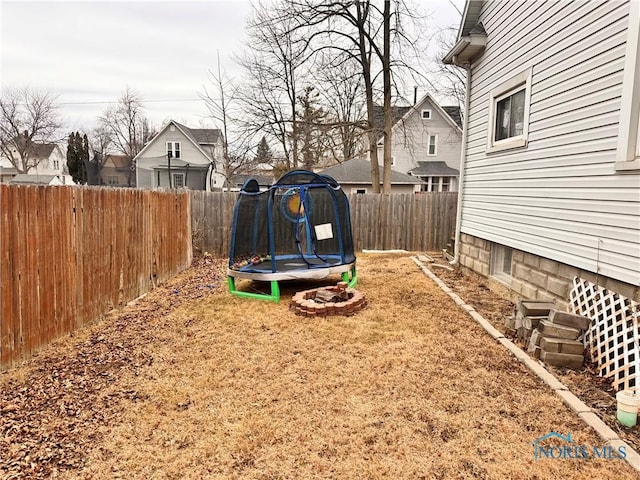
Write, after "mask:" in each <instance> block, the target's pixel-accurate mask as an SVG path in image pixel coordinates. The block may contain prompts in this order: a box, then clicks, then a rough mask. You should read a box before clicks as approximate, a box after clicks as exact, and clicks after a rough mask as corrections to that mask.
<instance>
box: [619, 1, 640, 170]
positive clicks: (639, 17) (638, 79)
mask: <svg viewBox="0 0 640 480" xmlns="http://www.w3.org/2000/svg"><path fill="white" fill-rule="evenodd" d="M623 78H624V80H623V83H622V99H621V103H620V105H621V106H620V123H619V131H618V147H617V151H616V170H617V171H618V172H625V171H627V172H630V173H637V172H638V170H640V3H638V2H630V4H629V26H628V27H627V48H626V52H625V63H624V77H623Z"/></svg>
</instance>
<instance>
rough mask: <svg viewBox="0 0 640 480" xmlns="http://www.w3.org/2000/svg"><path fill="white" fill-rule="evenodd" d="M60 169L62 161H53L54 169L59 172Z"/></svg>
mask: <svg viewBox="0 0 640 480" xmlns="http://www.w3.org/2000/svg"><path fill="white" fill-rule="evenodd" d="M59 168H60V160H54V161H53V169H54V170H58V169H59Z"/></svg>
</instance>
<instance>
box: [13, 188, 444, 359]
mask: <svg viewBox="0 0 640 480" xmlns="http://www.w3.org/2000/svg"><path fill="white" fill-rule="evenodd" d="M236 198H237V194H235V193H212V192H201V191H191V192H189V191H186V190H180V191H152V190H137V189H115V188H100V187H45V186H37V187H36V186H17V185H0V216H1V224H0V251H1V252H2V261H1V264H0V295H1V297H0V370H2V369H6V368H8V367H10V366H11V365H13V364H16V363H17V362H20V361H22V360H24V359H27V358H29V357H30V356H31V354H32V353H34V352H35V351H37V350H38V349H39V348H41V347H43V346H45V345H47V344H48V343H50V342H51V341H52V340H54V339H55V338H57V337H60V336H61V335H64V334H67V333H70V332H72V331H74V330H75V329H77V328H80V327H82V326H84V325H87V324H89V323H91V322H94V321H95V320H97V319H99V318H100V317H101V316H103V315H104V314H106V313H107V312H109V311H110V310H112V309H114V308H118V307H121V306H123V305H125V304H126V303H127V302H129V301H131V300H133V299H135V298H137V297H138V296H140V295H142V294H144V293H146V292H148V291H149V290H151V289H152V288H153V287H154V286H155V285H157V284H158V283H161V282H163V281H165V280H167V279H169V278H170V277H171V276H173V275H175V274H176V273H178V272H180V271H181V270H183V269H185V268H187V267H189V265H190V264H191V261H192V257H193V251H194V250H195V251H197V252H205V251H207V252H210V253H211V254H213V255H216V256H222V257H226V256H227V255H228V251H229V241H230V236H231V223H232V219H233V209H234V206H235V203H236ZM456 199H457V194H456V193H433V194H421V195H410V194H392V195H377V194H365V195H357V194H351V195H349V201H350V204H351V221H352V227H353V238H354V245H355V249H356V251H358V250H363V249H377V250H381V249H405V250H412V251H429V250H436V249H440V248H443V247H444V246H445V245H446V244H447V243H448V241H449V239H450V238H451V236H452V235H453V232H454V228H455V214H456Z"/></svg>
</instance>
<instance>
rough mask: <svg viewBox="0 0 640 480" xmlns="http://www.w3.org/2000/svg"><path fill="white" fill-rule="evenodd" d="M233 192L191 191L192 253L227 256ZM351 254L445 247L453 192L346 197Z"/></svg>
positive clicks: (451, 221)
mask: <svg viewBox="0 0 640 480" xmlns="http://www.w3.org/2000/svg"><path fill="white" fill-rule="evenodd" d="M237 195H238V194H237V193H212V192H201V191H198V192H191V226H192V229H193V236H194V241H193V248H194V250H195V251H197V252H200V253H202V252H209V253H211V254H213V255H216V256H223V257H224V256H226V255H228V253H229V241H230V238H231V223H232V219H233V209H234V206H235V202H236V199H237ZM348 197H349V203H350V207H351V227H352V230H353V241H354V246H355V249H356V250H363V249H371V250H386V249H405V250H410V251H429V250H439V249H441V248H444V247H445V246H446V245H447V243H448V242H449V239H450V238H451V237H452V236H453V233H454V229H455V221H456V205H457V193H455V192H446V193H426V194H419V195H415V194H387V195H380V194H373V193H370V194H350V195H348Z"/></svg>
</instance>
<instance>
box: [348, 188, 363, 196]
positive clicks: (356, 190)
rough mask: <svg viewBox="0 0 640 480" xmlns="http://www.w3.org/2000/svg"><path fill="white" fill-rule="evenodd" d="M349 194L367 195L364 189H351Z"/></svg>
mask: <svg viewBox="0 0 640 480" xmlns="http://www.w3.org/2000/svg"><path fill="white" fill-rule="evenodd" d="M351 193H357V194H360V195H362V194H364V193H367V189H366V188H352V189H351Z"/></svg>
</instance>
